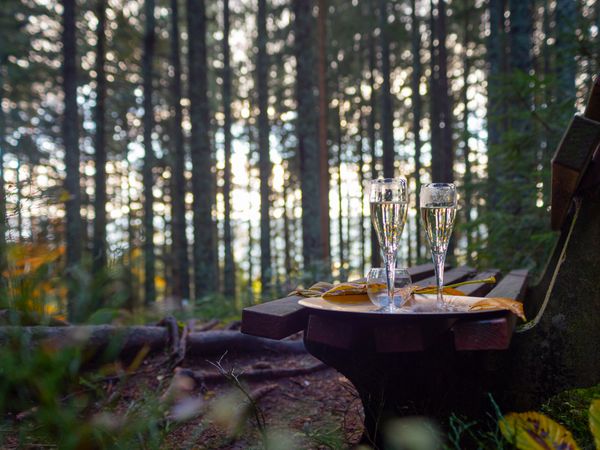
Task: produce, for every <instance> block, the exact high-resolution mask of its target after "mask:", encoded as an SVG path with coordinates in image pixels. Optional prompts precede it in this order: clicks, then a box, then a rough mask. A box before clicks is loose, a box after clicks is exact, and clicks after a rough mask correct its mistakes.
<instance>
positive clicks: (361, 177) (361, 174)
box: [356, 98, 367, 274]
mask: <svg viewBox="0 0 600 450" xmlns="http://www.w3.org/2000/svg"><path fill="white" fill-rule="evenodd" d="M360 105H361V111H360V115H359V117H358V144H357V148H356V153H357V156H358V183H359V184H360V186H359V201H360V215H359V220H360V228H359V230H360V273H361V274H364V273H365V267H366V265H367V261H366V250H367V249H366V242H365V241H366V239H367V233H366V229H365V180H366V178H365V158H364V151H365V146H364V136H363V134H364V128H363V121H364V118H363V113H362V98H361V102H360Z"/></svg>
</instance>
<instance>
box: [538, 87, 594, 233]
mask: <svg viewBox="0 0 600 450" xmlns="http://www.w3.org/2000/svg"><path fill="white" fill-rule="evenodd" d="M599 143H600V79H599V78H598V77H596V79H595V81H594V84H593V85H592V89H591V90H590V94H589V96H588V102H587V106H586V109H585V112H584V115H583V116H579V115H575V116H574V117H573V120H572V121H571V123H570V124H569V127H568V128H567V130H566V132H565V134H564V135H563V138H562V140H561V142H560V144H559V146H558V149H557V150H556V153H555V154H554V157H553V158H552V211H551V216H550V219H551V224H552V229H554V230H560V229H561V227H562V225H563V223H564V222H565V219H566V217H567V214H568V212H569V209H570V208H571V204H572V200H573V196H574V195H575V192H576V191H577V188H578V187H579V185H580V183H581V181H582V178H583V176H584V174H585V172H586V170H587V168H588V166H589V164H590V161H591V160H592V157H593V155H594V152H595V151H596V149H597V148H598V144H599Z"/></svg>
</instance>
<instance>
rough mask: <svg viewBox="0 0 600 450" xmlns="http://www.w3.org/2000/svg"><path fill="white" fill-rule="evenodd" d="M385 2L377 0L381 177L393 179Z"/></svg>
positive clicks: (392, 132)
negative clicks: (379, 53) (380, 81)
mask: <svg viewBox="0 0 600 450" xmlns="http://www.w3.org/2000/svg"><path fill="white" fill-rule="evenodd" d="M388 34H389V33H388V11H387V0H379V46H380V47H381V49H380V51H381V56H380V57H381V76H382V78H383V82H382V84H381V141H382V144H383V176H384V177H386V178H393V177H394V130H393V121H394V119H393V113H392V93H391V91H390V42H389V36H388Z"/></svg>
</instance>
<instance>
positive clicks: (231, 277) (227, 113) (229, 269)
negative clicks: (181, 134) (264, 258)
mask: <svg viewBox="0 0 600 450" xmlns="http://www.w3.org/2000/svg"><path fill="white" fill-rule="evenodd" d="M229 53H230V49H229V0H224V1H223V115H224V123H223V147H224V150H225V167H224V174H223V202H224V203H225V208H224V210H225V211H224V213H225V214H224V217H223V247H224V251H225V265H224V266H225V267H224V271H223V293H224V294H225V296H227V297H234V296H235V263H234V260H233V248H232V241H233V237H232V230H231V65H230V62H229V59H230V58H229Z"/></svg>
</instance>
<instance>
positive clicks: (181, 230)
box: [171, 0, 190, 300]
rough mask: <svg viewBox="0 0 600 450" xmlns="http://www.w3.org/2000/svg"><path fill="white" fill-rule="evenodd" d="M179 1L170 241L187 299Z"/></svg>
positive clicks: (179, 294) (181, 293)
mask: <svg viewBox="0 0 600 450" xmlns="http://www.w3.org/2000/svg"><path fill="white" fill-rule="evenodd" d="M179 47H180V39H179V0H171V64H172V65H173V78H172V80H171V98H172V102H173V122H174V124H173V159H172V163H173V182H172V187H171V189H172V194H173V195H171V199H172V200H171V201H172V206H171V207H172V221H171V229H172V241H173V270H172V279H173V292H172V294H173V297H175V298H176V299H177V300H180V299H189V298H190V264H189V258H188V240H187V233H186V228H187V227H186V219H185V210H186V208H185V194H186V191H187V189H186V180H185V148H184V143H183V128H182V121H183V110H182V106H181V98H182V88H181V56H180V54H179Z"/></svg>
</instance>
